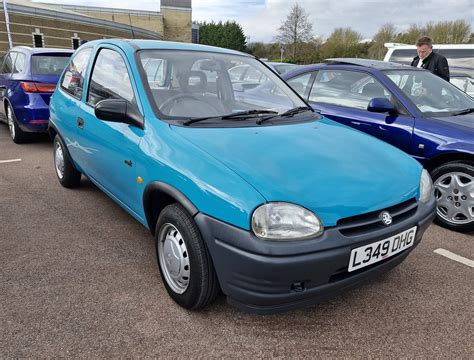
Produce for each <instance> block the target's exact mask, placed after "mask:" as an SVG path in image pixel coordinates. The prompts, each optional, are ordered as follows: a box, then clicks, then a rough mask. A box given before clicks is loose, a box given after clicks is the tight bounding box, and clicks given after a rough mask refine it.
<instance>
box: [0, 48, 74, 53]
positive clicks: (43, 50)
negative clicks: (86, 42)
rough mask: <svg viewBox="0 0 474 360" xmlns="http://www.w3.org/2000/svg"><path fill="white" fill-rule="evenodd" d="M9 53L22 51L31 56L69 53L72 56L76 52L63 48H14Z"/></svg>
mask: <svg viewBox="0 0 474 360" xmlns="http://www.w3.org/2000/svg"><path fill="white" fill-rule="evenodd" d="M9 51H20V52H24V53H29V54H40V53H41V54H43V53H69V54H72V53H73V52H74V50H72V49H63V48H34V47H29V46H14V47H12V48H11V49H10V50H9Z"/></svg>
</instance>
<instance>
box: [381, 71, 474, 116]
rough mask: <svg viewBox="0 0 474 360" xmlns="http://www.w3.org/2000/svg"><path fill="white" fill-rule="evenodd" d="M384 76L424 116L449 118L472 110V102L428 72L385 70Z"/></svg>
mask: <svg viewBox="0 0 474 360" xmlns="http://www.w3.org/2000/svg"><path fill="white" fill-rule="evenodd" d="M385 74H386V75H387V76H388V78H389V79H390V80H392V81H393V82H394V83H395V85H397V86H398V87H399V88H400V89H401V90H402V91H403V92H404V93H405V95H406V96H407V97H408V98H409V99H410V100H411V101H412V102H413V103H414V104H415V105H416V107H417V108H418V109H419V110H420V111H421V112H422V113H423V114H425V115H436V116H450V115H453V114H456V113H458V112H462V111H467V110H469V109H472V108H474V101H473V100H472V99H471V98H470V97H469V96H467V95H466V94H465V93H463V92H462V91H460V90H459V89H458V88H456V87H455V86H454V85H452V84H450V83H449V82H447V81H445V80H443V79H441V78H440V77H438V76H436V75H433V74H432V73H430V72H429V71H421V70H420V71H416V70H387V71H385Z"/></svg>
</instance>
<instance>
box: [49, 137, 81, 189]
mask: <svg viewBox="0 0 474 360" xmlns="http://www.w3.org/2000/svg"><path fill="white" fill-rule="evenodd" d="M53 149H54V150H53V159H54V169H55V170H56V175H57V177H58V180H59V182H60V183H61V185H62V186H64V187H67V188H75V187H78V186H79V185H80V183H81V173H80V172H79V171H77V170H76V168H75V167H74V164H73V163H72V161H71V157H70V156H69V153H68V152H67V148H66V147H65V146H64V143H63V142H62V140H61V138H60V137H59V135H56V136H55V137H54V142H53Z"/></svg>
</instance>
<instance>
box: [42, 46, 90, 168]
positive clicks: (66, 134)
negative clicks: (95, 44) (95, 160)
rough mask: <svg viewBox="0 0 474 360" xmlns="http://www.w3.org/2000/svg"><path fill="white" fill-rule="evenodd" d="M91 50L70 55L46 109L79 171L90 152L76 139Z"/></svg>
mask: <svg viewBox="0 0 474 360" xmlns="http://www.w3.org/2000/svg"><path fill="white" fill-rule="evenodd" d="M92 51H93V48H92V47H87V48H82V49H81V50H79V51H77V52H76V53H75V54H74V55H73V56H72V58H71V61H70V62H69V64H68V65H67V67H66V69H65V71H64V73H63V75H62V77H61V79H60V80H59V87H58V90H57V91H55V92H54V93H53V95H52V97H51V101H50V108H49V111H50V117H51V119H52V120H53V122H54V123H56V125H57V127H58V129H59V130H60V135H61V137H62V139H63V141H64V142H65V144H66V147H67V149H68V151H69V153H70V154H71V157H72V159H73V161H74V163H75V164H76V166H77V167H78V168H79V169H80V170H81V171H83V170H82V169H83V168H84V169H85V167H86V163H85V161H86V154H87V153H88V152H90V151H92V150H91V149H87V148H86V147H85V145H84V144H83V143H82V142H81V140H80V139H79V138H78V134H79V128H78V122H80V120H79V119H80V118H81V115H80V111H81V110H80V109H81V105H82V98H83V94H84V83H85V78H86V73H87V69H88V66H89V60H90V58H91V55H92ZM56 104H60V105H61V106H57V105H56Z"/></svg>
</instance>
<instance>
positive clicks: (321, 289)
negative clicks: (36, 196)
mask: <svg viewBox="0 0 474 360" xmlns="http://www.w3.org/2000/svg"><path fill="white" fill-rule="evenodd" d="M150 59H152V60H153V61H154V62H156V63H158V62H159V63H160V66H161V67H162V68H163V75H164V76H162V77H161V76H160V77H159V78H160V80H159V83H160V86H156V85H157V81H156V77H155V75H153V74H155V70H156V67H155V66H152V67H149V66H147V65H146V64H149V63H150ZM196 64H199V66H195V65H196ZM232 64H233V65H248V66H251V67H252V68H255V69H257V70H258V71H260V72H262V73H263V74H264V75H265V76H266V77H267V78H268V80H267V81H271V82H272V83H273V84H274V87H276V88H277V91H274V90H275V89H273V91H270V90H272V88H271V87H269V88H268V89H269V90H268V91H267V92H263V90H262V93H261V97H260V102H259V103H258V104H255V102H254V99H255V97H251V98H248V99H247V98H245V97H239V99H238V100H237V99H236V92H235V90H234V89H233V87H232V82H231V80H230V76H229V74H228V69H229V68H230V67H231V65H232ZM77 69H81V70H80V71H79V72H78V71H77ZM148 69H151V70H150V71H151V72H152V74H150V73H148ZM193 69H194V70H193ZM196 69H200V70H196ZM204 71H207V72H212V73H214V74H210V75H209V74H206V73H204ZM208 75H209V76H208ZM211 75H212V76H211ZM73 77H77V78H78V81H74V82H71V81H69V80H68V79H70V78H73ZM214 78H215V79H216V82H215V83H214V84H213V85H212V86H208V79H214ZM275 93H278V95H277V96H278V99H279V100H280V101H279V103H277V106H275V105H274V104H275V103H276V102H275V101H274V100H273V98H274V96H275ZM244 94H245V93H244ZM282 94H283V95H282ZM239 95H242V93H239ZM265 101H268V102H267V105H266V106H265ZM268 104H269V105H268ZM50 111H51V118H50V132H51V135H52V136H53V137H54V153H53V154H54V164H55V170H56V174H57V177H58V180H59V182H60V183H61V184H62V185H63V186H65V187H71V188H72V187H76V186H78V185H80V181H81V174H83V175H85V176H86V177H88V178H89V179H90V180H91V181H92V182H93V183H94V184H96V185H97V186H98V187H99V188H100V189H102V190H103V191H104V192H105V193H106V194H107V195H109V196H110V197H111V198H112V199H113V200H114V201H116V202H117V203H118V204H119V205H120V206H122V207H123V208H124V209H125V210H126V211H128V212H129V213H130V214H131V215H132V216H133V217H135V219H137V220H138V221H139V222H140V223H142V224H143V225H144V226H145V227H147V228H148V229H149V230H150V231H151V233H152V234H153V235H154V236H155V239H156V252H157V260H158V261H157V262H158V265H159V268H160V273H161V277H162V279H163V282H164V284H165V287H166V289H167V291H168V293H169V295H170V296H171V297H172V298H173V299H174V300H175V301H176V302H177V303H178V304H179V305H181V306H183V307H185V308H189V309H197V308H201V307H204V306H206V305H207V304H209V303H210V302H211V301H212V300H213V299H214V298H215V297H216V295H217V293H218V289H219V288H221V289H222V291H223V293H224V294H225V295H226V296H227V298H228V301H229V302H230V303H231V304H233V305H235V306H238V307H240V308H242V309H245V310H247V311H253V312H260V313H268V312H275V311H283V310H288V309H291V308H295V307H301V306H305V305H309V304H312V303H314V302H316V301H321V299H324V298H326V297H328V296H332V295H334V294H336V293H338V292H340V291H342V290H344V289H347V288H350V287H353V286H356V285H357V284H359V283H360V282H362V281H365V280H368V279H370V278H373V277H374V276H376V275H377V274H380V273H383V272H384V271H387V270H389V269H391V268H393V267H394V266H396V265H397V264H399V263H400V262H401V261H402V260H403V259H404V258H406V256H407V255H408V253H409V252H410V251H411V250H413V248H414V247H415V246H416V245H417V244H418V243H419V242H420V240H421V237H422V235H423V233H424V231H425V230H426V228H427V227H428V226H429V225H430V223H431V221H432V219H433V217H434V216H435V200H434V196H433V191H432V184H431V180H430V177H429V175H428V174H427V172H426V171H424V170H423V169H422V167H421V165H420V164H419V163H417V162H416V161H414V160H413V159H411V158H410V157H409V156H407V155H406V154H404V153H403V152H401V151H400V150H398V149H395V148H393V147H391V146H388V145H387V144H384V143H383V142H381V141H379V140H377V139H374V138H372V137H370V136H367V135H365V134H362V133H360V132H357V131H354V130H352V129H349V128H347V127H345V126H342V125H340V124H337V123H335V122H333V121H330V120H328V119H324V118H322V117H320V116H319V115H318V114H316V113H315V112H313V111H312V110H311V109H310V108H309V107H308V106H307V105H306V104H305V103H304V101H303V100H302V99H301V98H300V97H299V96H298V95H297V94H296V93H295V92H294V91H293V90H292V89H291V88H290V87H288V86H287V85H286V84H285V82H284V81H283V80H281V78H279V77H278V76H277V75H275V73H273V72H272V71H271V70H270V69H268V68H267V67H266V66H264V65H263V64H262V63H261V62H259V61H258V60H256V59H255V58H253V57H252V56H249V55H247V54H243V53H239V52H236V51H231V50H226V49H219V48H214V47H207V46H202V45H195V44H178V43H169V42H162V41H143V40H133V41H132V40H118V39H114V40H97V41H91V42H89V43H87V44H85V45H83V46H81V47H80V48H79V49H78V50H77V52H76V54H75V55H74V56H73V57H72V59H71V61H70V63H69V65H67V66H66V70H65V72H64V74H63V75H62V78H61V79H60V81H59V84H58V87H57V90H56V91H55V93H54V94H53V97H52V99H51V103H50Z"/></svg>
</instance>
